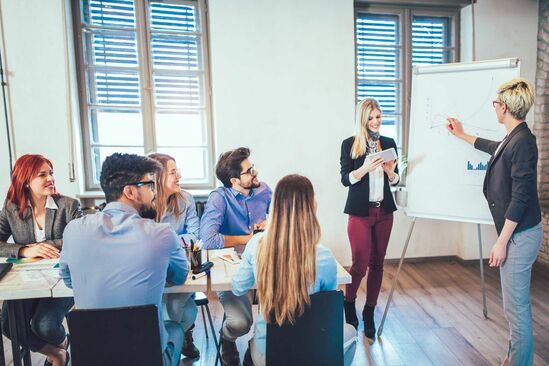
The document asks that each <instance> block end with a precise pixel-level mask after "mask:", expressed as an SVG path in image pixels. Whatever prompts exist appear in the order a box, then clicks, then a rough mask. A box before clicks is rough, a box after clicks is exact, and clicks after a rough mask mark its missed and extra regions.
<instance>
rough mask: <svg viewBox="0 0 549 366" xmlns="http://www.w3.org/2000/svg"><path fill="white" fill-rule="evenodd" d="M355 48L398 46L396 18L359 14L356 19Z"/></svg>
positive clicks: (398, 37)
mask: <svg viewBox="0 0 549 366" xmlns="http://www.w3.org/2000/svg"><path fill="white" fill-rule="evenodd" d="M356 42H357V46H397V45H399V44H400V34H399V27H398V16H391V15H370V14H359V15H358V17H357V19H356Z"/></svg>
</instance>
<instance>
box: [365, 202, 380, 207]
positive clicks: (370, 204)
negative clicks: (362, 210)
mask: <svg viewBox="0 0 549 366" xmlns="http://www.w3.org/2000/svg"><path fill="white" fill-rule="evenodd" d="M381 202H383V201H377V202H368V207H381Z"/></svg>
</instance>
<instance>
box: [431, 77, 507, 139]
mask: <svg viewBox="0 0 549 366" xmlns="http://www.w3.org/2000/svg"><path fill="white" fill-rule="evenodd" d="M486 85H487V87H486V89H485V90H484V92H483V93H482V94H481V95H483V97H482V98H479V99H478V103H476V105H474V106H467V107H466V108H457V107H456V106H457V105H458V104H459V103H458V101H455V100H454V101H451V100H450V101H447V103H446V105H444V106H441V105H434V103H432V100H431V98H429V97H428V98H426V99H425V120H426V121H427V122H428V126H429V129H430V130H431V131H432V132H434V133H437V134H444V135H449V134H450V133H449V132H448V130H447V127H446V126H447V125H448V121H447V119H448V118H449V117H454V118H457V119H458V120H459V121H460V122H461V123H462V125H463V128H464V130H465V131H466V132H467V133H469V134H472V135H475V136H482V135H492V134H493V133H497V132H498V131H499V129H498V126H497V125H496V124H493V125H487V124H486V123H485V122H486V121H480V120H479V116H481V115H486V112H490V108H492V103H491V99H492V97H493V94H494V90H495V89H494V87H495V84H494V78H493V77H492V78H491V79H490V83H487V84H486ZM461 107H463V106H461ZM454 110H467V113H466V114H462V113H460V112H457V111H456V112H452V111H454ZM483 122H484V123H483ZM491 126H493V127H491Z"/></svg>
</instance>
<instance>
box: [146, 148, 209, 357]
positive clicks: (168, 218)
mask: <svg viewBox="0 0 549 366" xmlns="http://www.w3.org/2000/svg"><path fill="white" fill-rule="evenodd" d="M149 158H151V159H154V160H156V161H158V162H159V163H160V164H161V165H162V170H160V172H159V173H158V174H156V177H155V182H156V190H157V193H156V222H162V223H167V224H170V226H171V228H172V229H173V230H174V231H175V233H176V234H177V235H178V236H180V237H181V238H182V239H183V240H186V241H187V242H189V243H187V244H189V245H190V240H195V241H198V236H199V229H200V222H199V219H198V215H197V213H196V206H195V202H194V198H193V196H192V195H191V194H190V193H189V192H186V191H184V190H182V189H181V187H180V185H179V179H180V178H181V172H180V171H179V169H178V168H177V164H176V163H175V159H174V158H173V157H171V156H170V155H167V154H161V153H151V154H149ZM162 302H163V303H164V304H166V311H167V313H168V317H169V318H170V319H171V320H173V321H175V322H178V323H179V324H180V325H181V328H183V332H184V333H185V336H184V340H183V348H182V350H181V353H182V354H183V355H184V356H186V357H189V358H193V359H194V358H198V357H200V351H199V350H198V348H197V347H196V346H195V345H194V340H193V329H194V321H195V320H196V315H197V313H198V309H197V307H196V304H195V302H194V293H173V294H164V296H163V298H162Z"/></svg>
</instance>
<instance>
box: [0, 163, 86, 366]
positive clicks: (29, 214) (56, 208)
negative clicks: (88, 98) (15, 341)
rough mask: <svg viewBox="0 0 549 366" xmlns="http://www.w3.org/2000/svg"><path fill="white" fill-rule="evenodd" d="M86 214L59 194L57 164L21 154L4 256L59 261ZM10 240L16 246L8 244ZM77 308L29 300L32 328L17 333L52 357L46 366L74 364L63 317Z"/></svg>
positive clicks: (0, 233)
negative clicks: (72, 227) (66, 234)
mask: <svg viewBox="0 0 549 366" xmlns="http://www.w3.org/2000/svg"><path fill="white" fill-rule="evenodd" d="M81 214H82V213H81V211H80V204H79V203H78V201H77V200H74V199H72V198H69V197H64V196H61V195H60V194H58V193H57V191H56V189H55V179H54V178H53V166H52V164H51V162H50V161H49V160H48V159H46V158H45V157H43V156H42V155H34V154H27V155H23V156H21V157H20V158H19V159H17V161H16V162H15V166H14V169H13V173H12V176H11V184H10V187H9V190H8V194H7V197H6V201H5V204H4V208H3V209H2V210H1V211H0V256H2V257H11V258H36V257H39V258H59V251H60V250H61V247H62V245H63V231H64V230H65V226H67V224H68V222H69V221H71V220H72V219H74V218H76V217H79V216H81ZM10 236H11V237H12V238H13V243H11V242H8V239H9V237H10ZM73 304H74V301H73V299H72V297H67V298H40V299H27V300H23V311H24V313H25V320H26V321H27V324H26V327H27V329H17V332H18V334H19V332H21V334H20V335H19V337H21V335H22V334H23V332H26V334H27V337H25V338H26V339H27V342H28V344H27V345H28V346H29V348H30V349H31V350H32V351H34V352H40V353H42V354H44V355H46V357H47V359H46V361H45V363H44V365H53V366H62V365H65V364H67V363H68V359H69V356H68V353H67V351H66V348H67V346H68V340H67V337H66V332H65V328H64V327H63V319H64V318H65V315H66V314H67V313H68V312H69V310H70V308H71V307H72V306H73ZM6 305H7V302H4V304H3V307H2V323H3V330H4V334H5V335H6V336H8V337H10V334H9V327H8V326H7V325H8V324H7V322H8V307H7V306H6ZM19 339H22V338H19ZM23 339H24V338H23Z"/></svg>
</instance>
